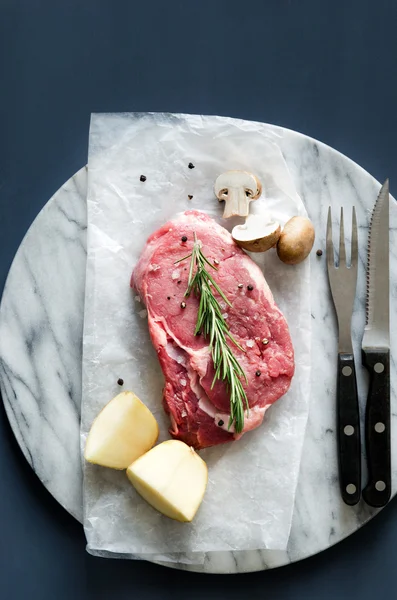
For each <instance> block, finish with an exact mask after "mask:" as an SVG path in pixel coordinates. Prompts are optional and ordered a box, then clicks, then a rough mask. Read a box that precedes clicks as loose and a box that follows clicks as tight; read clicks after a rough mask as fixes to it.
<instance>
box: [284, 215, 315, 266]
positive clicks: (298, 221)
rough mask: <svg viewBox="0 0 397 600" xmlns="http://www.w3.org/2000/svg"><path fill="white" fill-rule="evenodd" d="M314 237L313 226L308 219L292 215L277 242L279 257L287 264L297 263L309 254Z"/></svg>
mask: <svg viewBox="0 0 397 600" xmlns="http://www.w3.org/2000/svg"><path fill="white" fill-rule="evenodd" d="M314 238H315V232H314V227H313V223H312V222H311V221H310V219H307V218H306V217H292V219H290V220H289V221H287V223H286V224H285V226H284V229H283V231H282V232H281V235H280V237H279V240H278V242H277V254H278V257H279V259H280V260H281V261H282V262H284V263H286V264H287V265H297V264H298V263H300V262H302V261H303V260H305V258H307V256H309V254H310V251H311V249H312V248H313V244H314Z"/></svg>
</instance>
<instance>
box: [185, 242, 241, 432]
mask: <svg viewBox="0 0 397 600" xmlns="http://www.w3.org/2000/svg"><path fill="white" fill-rule="evenodd" d="M188 258H191V261H190V269H189V279H188V287H187V290H186V292H185V296H186V297H188V296H190V294H191V293H192V292H193V293H194V294H195V295H196V296H198V297H199V298H200V302H199V308H198V313H197V323H196V329H195V331H194V335H197V334H198V333H199V332H202V333H203V335H204V336H205V337H206V338H207V339H209V347H210V350H211V356H212V360H213V363H214V368H215V375H214V379H213V381H212V385H211V389H212V388H213V387H214V385H215V383H216V381H217V380H218V379H219V380H222V381H225V382H226V385H227V388H228V391H229V394H230V419H229V423H228V427H229V428H230V426H231V425H232V424H233V423H234V429H235V431H236V433H241V431H242V430H243V428H244V404H245V405H246V409H247V413H248V411H249V406H248V398H247V395H246V393H245V390H244V388H243V385H242V383H241V379H242V378H243V379H244V380H245V381H247V377H246V375H245V373H244V371H243V369H242V367H241V365H240V364H239V362H238V360H237V359H236V357H235V356H234V354H233V352H232V351H231V349H230V346H229V345H228V343H227V339H228V338H229V340H230V341H231V342H232V343H233V344H234V345H235V346H236V347H237V348H238V349H239V350H242V351H244V350H243V348H242V347H241V346H240V344H239V343H238V342H237V341H236V339H235V338H234V337H233V335H232V334H231V333H230V331H229V327H228V326H227V323H226V320H225V318H224V317H223V315H222V309H221V307H220V305H219V302H218V300H217V299H216V297H215V295H214V290H215V291H216V292H217V293H218V294H219V296H220V297H221V298H222V300H224V301H225V302H226V304H228V305H229V306H231V304H230V302H229V300H228V299H227V298H226V296H225V294H224V293H223V292H222V290H221V288H220V287H219V285H218V284H217V283H216V281H215V280H214V278H213V277H212V276H211V274H210V273H209V271H208V268H207V267H211V269H214V270H215V271H217V268H216V267H215V265H213V264H212V263H210V262H209V260H208V259H207V258H206V257H205V256H204V254H203V252H202V250H201V243H200V242H199V241H198V240H197V237H196V234H195V233H194V244H193V249H192V252H191V253H190V254H188V255H187V256H184V257H183V258H181V259H179V260H177V261H176V262H175V264H177V263H180V262H182V261H183V260H186V259H188Z"/></svg>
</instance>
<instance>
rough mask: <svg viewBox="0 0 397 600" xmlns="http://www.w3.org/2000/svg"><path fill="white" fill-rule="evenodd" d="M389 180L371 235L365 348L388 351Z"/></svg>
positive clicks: (383, 188) (372, 221)
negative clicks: (385, 348)
mask: <svg viewBox="0 0 397 600" xmlns="http://www.w3.org/2000/svg"><path fill="white" fill-rule="evenodd" d="M389 340H390V333H389V180H388V179H386V181H385V183H384V184H383V186H382V188H381V190H380V192H379V195H378V198H377V200H376V203H375V206H374V209H373V211H372V216H371V222H370V226H369V234H368V263H367V299H366V325H365V330H364V337H363V343H362V347H363V348H365V347H373V346H375V347H387V348H388V347H389V346H390V341H389Z"/></svg>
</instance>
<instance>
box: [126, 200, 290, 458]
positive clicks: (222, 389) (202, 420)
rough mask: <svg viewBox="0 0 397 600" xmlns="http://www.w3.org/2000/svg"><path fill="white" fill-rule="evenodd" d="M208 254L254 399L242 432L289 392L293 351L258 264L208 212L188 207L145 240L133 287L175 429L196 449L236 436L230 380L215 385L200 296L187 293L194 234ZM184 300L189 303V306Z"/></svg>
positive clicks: (248, 390)
mask: <svg viewBox="0 0 397 600" xmlns="http://www.w3.org/2000/svg"><path fill="white" fill-rule="evenodd" d="M194 232H196V235H197V238H198V239H199V240H200V241H201V243H202V248H203V252H204V254H205V256H206V257H207V258H208V259H209V260H210V261H211V262H214V263H215V264H216V265H217V269H218V270H217V271H214V272H213V277H214V279H215V280H216V281H217V283H218V284H219V286H220V288H221V289H222V290H223V292H224V293H225V295H226V297H227V298H228V299H229V300H230V302H231V304H232V307H231V308H230V307H229V306H227V305H226V303H222V300H221V299H219V301H220V304H221V306H222V310H224V318H225V319H226V320H227V323H228V325H229V328H230V331H231V332H232V334H233V336H234V337H235V339H236V340H237V341H238V343H239V344H240V346H241V347H242V348H244V350H245V351H244V352H243V351H241V350H239V349H238V348H237V347H235V346H234V345H233V344H231V345H230V347H231V349H232V351H233V353H234V354H235V355H236V357H237V358H238V361H239V362H240V364H241V366H242V367H243V369H244V371H245V373H246V375H247V379H248V383H247V384H245V383H244V388H245V391H246V394H247V398H248V401H249V406H250V411H249V416H247V415H245V420H244V430H243V433H245V432H246V431H249V430H251V429H254V428H255V427H258V425H260V424H261V423H262V420H263V416H264V414H265V411H266V410H267V408H268V407H269V406H270V405H271V404H273V402H275V401H276V400H277V399H278V398H280V396H282V395H283V394H285V393H286V391H287V390H288V388H289V386H290V382H291V378H292V376H293V374H294V351H293V346H292V342H291V338H290V334H289V331H288V325H287V323H286V321H285V319H284V317H283V315H282V313H281V312H280V310H279V308H278V307H277V306H276V304H275V302H274V299H273V296H272V293H271V291H270V289H269V287H268V285H267V283H266V281H265V278H264V277H263V274H262V272H261V270H260V269H259V267H258V266H257V265H256V264H255V263H254V262H253V261H252V260H251V258H250V257H249V256H248V255H247V254H245V253H244V252H243V250H241V249H240V248H239V247H238V246H237V245H236V244H235V243H234V241H233V239H232V237H231V235H230V233H229V232H228V231H226V229H224V228H223V227H221V226H220V225H218V224H217V223H216V222H215V221H214V220H213V219H211V218H210V217H209V216H208V215H206V214H205V213H201V212H198V211H188V212H185V213H184V214H183V215H181V216H180V217H178V218H176V219H174V220H173V221H170V222H169V223H166V224H165V225H164V226H163V227H161V228H160V229H159V230H158V231H156V232H155V233H154V234H153V235H152V236H151V237H150V238H149V239H148V241H147V244H146V246H145V248H144V250H143V253H142V255H141V257H140V259H139V262H138V264H137V266H136V268H135V270H134V272H133V274H132V278H131V285H132V287H134V288H135V289H136V290H137V292H138V293H139V295H140V297H141V299H142V300H143V302H144V303H145V305H146V308H147V311H148V321H149V331H150V335H151V338H152V342H153V344H154V347H155V349H156V350H157V353H158V357H159V361H160V364H161V368H162V370H163V373H164V376H165V387H164V396H163V403H164V408H165V410H166V412H167V413H168V414H169V416H170V418H171V428H170V433H171V434H172V435H173V437H175V438H178V439H180V440H183V441H184V442H186V443H187V444H190V445H191V446H193V447H194V448H205V447H206V446H213V445H215V444H222V443H224V442H229V441H232V440H234V439H238V438H239V437H241V435H242V434H236V433H235V432H234V429H233V426H232V427H231V428H230V430H228V422H229V417H230V401H229V394H228V390H227V387H226V384H225V383H224V382H221V381H217V382H216V384H215V386H214V388H213V389H211V384H212V380H213V377H214V367H213V362H212V358H211V354H210V351H209V348H208V342H207V340H206V339H204V336H202V335H201V336H200V335H197V336H194V330H195V326H196V320H197V308H198V299H197V298H196V297H194V296H193V295H192V296H191V297H189V298H184V293H185V291H186V288H187V283H188V272H189V265H190V259H186V260H185V261H183V262H181V263H178V264H175V261H177V260H179V259H181V258H182V257H183V256H186V255H187V254H189V253H190V252H191V249H192V245H193V233H194ZM185 304H186V306H185Z"/></svg>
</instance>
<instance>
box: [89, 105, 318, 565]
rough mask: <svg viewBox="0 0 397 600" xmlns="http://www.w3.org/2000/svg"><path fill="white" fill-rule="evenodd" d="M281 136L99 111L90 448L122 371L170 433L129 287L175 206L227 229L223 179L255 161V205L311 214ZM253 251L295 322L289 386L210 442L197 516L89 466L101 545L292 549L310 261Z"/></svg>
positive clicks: (117, 550) (93, 182)
mask: <svg viewBox="0 0 397 600" xmlns="http://www.w3.org/2000/svg"><path fill="white" fill-rule="evenodd" d="M280 136H282V130H280V129H278V128H276V127H272V126H269V125H264V124H260V123H253V122H247V121H241V120H235V119H229V118H221V117H203V116H187V115H171V114H96V115H93V116H92V120H91V129H90V145H89V163H88V173H89V178H88V180H89V183H88V261H87V284H86V286H87V287H86V301H85V327H84V355H83V403H82V425H81V442H82V447H84V444H85V439H86V435H87V432H88V431H89V429H90V426H91V424H92V421H93V420H94V418H95V417H96V415H97V414H98V412H99V411H100V410H101V409H102V407H103V406H104V405H105V404H106V403H107V402H108V401H109V400H110V399H111V398H112V397H113V396H114V395H115V394H116V393H118V392H119V391H120V388H119V387H118V386H117V383H116V382H117V380H118V378H119V377H121V378H123V379H124V381H125V385H124V389H131V390H133V391H134V392H135V393H136V394H137V395H138V396H139V397H140V398H141V399H142V400H143V401H144V402H145V403H146V404H147V405H148V407H149V408H150V409H151V410H152V411H153V413H154V414H155V416H156V419H157V420H158V422H159V426H160V431H161V435H160V441H162V440H164V439H167V438H169V434H168V426H169V422H168V418H167V417H166V416H165V415H164V413H163V409H162V403H161V398H162V386H163V376H162V372H161V369H160V366H159V364H158V361H157V357H156V353H155V352H154V350H153V348H152V345H151V342H150V339H149V333H148V328H147V319H146V310H145V308H144V306H143V305H142V304H140V303H139V301H138V299H137V298H135V297H134V293H133V292H132V291H131V290H130V287H129V281H130V275H131V271H132V268H133V266H134V265H135V263H136V262H137V260H138V257H139V254H140V252H141V251H142V249H143V247H144V244H145V241H146V239H147V237H148V236H149V235H150V234H151V233H152V232H153V231H154V230H155V229H157V228H158V227H160V226H161V225H162V224H163V223H165V221H167V220H168V219H170V218H172V217H173V216H174V215H176V214H177V213H178V212H181V211H184V210H187V209H192V208H196V209H201V210H205V211H206V212H208V213H209V214H211V215H212V216H214V217H216V218H217V219H218V220H219V221H220V222H221V223H222V225H224V226H225V227H226V228H228V229H231V226H232V223H230V222H225V221H223V220H222V218H221V215H222V212H223V205H222V204H219V203H218V201H217V200H216V198H215V197H214V192H213V185H214V182H215V179H216V177H217V176H218V175H219V174H220V173H221V172H223V171H226V170H229V169H244V170H248V171H251V172H253V173H255V174H256V175H257V176H258V177H259V178H260V180H261V181H262V184H263V188H264V194H263V197H262V198H261V199H260V200H257V201H256V202H254V203H252V204H251V207H252V209H253V210H254V211H255V212H259V213H260V212H263V211H264V210H269V211H271V212H272V214H273V215H274V216H275V217H276V218H278V219H279V220H280V221H281V222H282V223H285V221H286V220H287V219H288V218H290V217H291V216H293V215H296V214H301V215H305V214H306V213H305V209H304V207H303V204H302V202H301V200H300V198H299V196H298V195H297V193H296V190H295V189H294V186H293V183H292V180H291V177H290V175H289V172H288V168H287V166H286V164H285V162H284V159H283V157H282V154H281V152H280V150H279V147H278V145H277V140H278V139H279V138H280ZM190 162H191V163H193V164H194V166H195V168H194V169H191V168H188V164H189V163H190ZM140 175H145V176H146V178H147V179H146V181H145V182H141V181H140ZM189 194H190V195H192V196H193V198H192V199H191V200H189V198H188V195H189ZM253 258H254V259H255V260H256V261H258V263H259V264H260V265H261V267H262V268H263V270H264V273H265V276H266V278H267V281H268V283H269V285H270V288H271V289H272V291H273V294H274V296H275V299H276V302H277V303H278V305H279V306H280V308H281V310H282V311H283V313H284V315H285V317H286V319H287V321H288V324H289V327H290V331H291V335H292V339H293V343H294V347H295V353H296V373H295V377H294V379H293V382H292V386H291V389H290V391H289V392H288V393H287V394H286V395H285V396H284V397H283V398H281V399H280V400H279V401H278V402H277V403H276V404H275V405H273V406H272V407H271V408H270V409H269V411H268V412H267V413H266V416H265V420H264V423H263V425H262V426H261V427H259V428H258V429H256V430H255V431H253V432H251V433H247V434H246V435H244V436H243V438H242V439H241V440H240V441H238V442H233V443H230V444H225V445H223V446H218V447H215V448H209V449H207V450H205V451H203V452H201V456H202V457H203V458H204V459H205V460H206V461H207V464H208V468H209V483H208V488H207V492H206V495H205V499H204V502H203V504H202V505H201V507H200V509H199V512H198V514H197V516H196V518H195V519H194V521H193V523H191V524H186V523H184V524H181V523H177V522H174V521H172V520H170V519H168V518H167V517H163V516H162V515H160V514H159V513H157V512H156V511H155V510H154V509H152V508H151V507H150V506H149V505H148V504H147V503H146V502H145V501H144V500H142V499H141V498H140V496H139V495H138V494H137V493H136V492H135V490H134V489H133V487H132V486H131V485H130V484H129V482H128V480H127V477H126V474H125V472H118V471H114V470H111V469H105V468H101V467H97V466H93V465H90V464H85V465H84V527H85V533H86V536H87V541H88V551H89V552H91V553H92V554H97V555H101V556H123V557H131V558H138V557H145V556H146V557H148V558H149V556H148V555H150V558H151V559H153V560H154V559H158V560H163V561H164V560H169V561H175V562H197V563H199V562H202V561H203V559H204V554H203V553H205V552H209V551H219V550H233V551H241V550H251V549H258V548H267V549H285V548H286V546H287V542H288V536H289V531H290V526H291V518H292V512H293V506H294V498H295V489H296V483H297V478H298V472H299V464H300V458H301V450H302V443H303V438H304V433H305V427H306V421H307V415H308V402H309V396H310V338H311V336H310V295H309V286H310V263H309V261H305V262H304V263H302V264H301V265H298V266H295V267H288V266H286V265H283V264H282V263H281V262H280V261H279V260H278V258H277V255H276V253H275V251H274V250H271V251H269V252H267V253H266V254H258V255H253Z"/></svg>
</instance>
